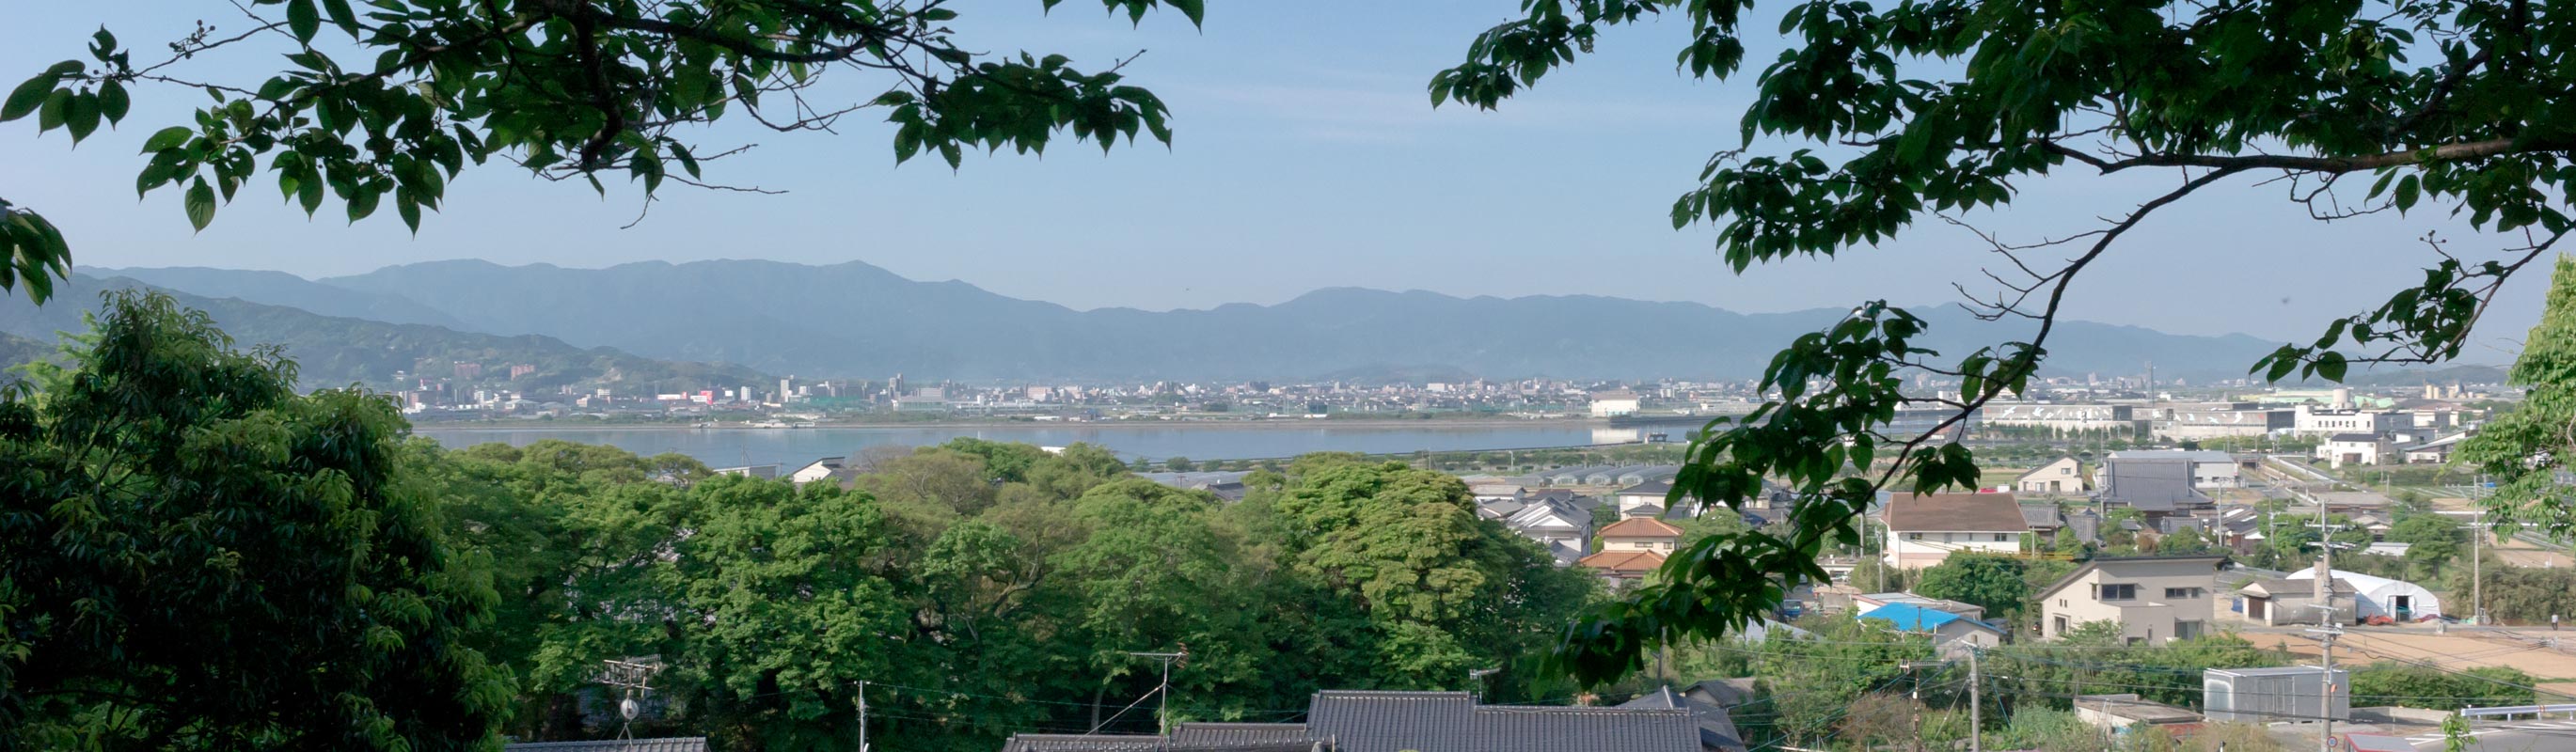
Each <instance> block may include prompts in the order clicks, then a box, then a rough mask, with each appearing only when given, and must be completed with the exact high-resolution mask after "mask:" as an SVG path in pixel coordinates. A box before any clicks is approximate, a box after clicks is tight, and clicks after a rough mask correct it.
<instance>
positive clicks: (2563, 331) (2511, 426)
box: [2456, 256, 2576, 539]
mask: <svg viewBox="0 0 2576 752" xmlns="http://www.w3.org/2000/svg"><path fill="white" fill-rule="evenodd" d="M2506 380H2507V381H2508V382H2510V383H2512V384H2513V385H2514V386H2519V387H2523V388H2524V389H2526V390H2528V392H2527V393H2526V394H2525V396H2524V397H2523V400H2522V404H2521V405H2520V406H2518V407H2516V408H2514V409H2513V410H2510V411H2506V412H2504V413H2502V414H2499V415H2497V416H2495V419H2493V420H2489V421H2487V422H2486V425H2484V426H2482V427H2480V428H2479V429H2478V435H2476V436H2472V437H2469V439H2468V440H2467V441H2463V442H2460V450H2459V457H2458V459H2457V460H2456V461H2457V462H2458V463H2459V464H2462V465H2466V466H2469V467H2474V468H2477V471H2478V472H2481V473H2486V474H2487V476H2488V477H2489V478H2490V479H2492V480H2494V481H2495V484H2496V490H2495V494H2494V495H2492V496H2489V497H2488V498H2487V500H2486V502H2485V503H2486V507H2487V510H2488V511H2489V512H2492V513H2493V516H2491V517H2489V519H2490V520H2492V521H2494V522H2496V523H2498V525H2499V528H2500V529H2501V530H2502V531H2504V533H2505V534H2510V533H2511V531H2512V530H2513V529H2514V528H2515V527H2518V526H2522V525H2529V526H2532V527H2536V528H2539V529H2540V530H2542V531H2543V532H2546V533H2548V534H2549V535H2551V536H2553V537H2557V538H2560V539H2566V538H2569V537H2571V536H2576V488H2571V487H2569V486H2567V485H2565V484H2562V483H2559V482H2558V476H2559V474H2561V473H2564V472H2566V471H2567V467H2568V464H2567V463H2568V457H2569V455H2571V454H2576V432H2571V431H2569V430H2568V426H2569V425H2576V259H2570V258H2568V257H2566V256H2560V257H2558V269H2557V274H2556V276H2555V277H2553V278H2552V280H2551V281H2550V284H2549V299H2548V303H2547V307H2546V308H2544V309H2543V310H2542V311H2541V314H2540V324H2539V325H2538V326H2534V327H2532V328H2531V335H2530V336H2528V337H2524V338H2523V341H2522V355H2521V356H2520V357H2517V358H2515V359H2514V361H2513V370H2512V371H2511V372H2510V373H2508V374H2506Z"/></svg>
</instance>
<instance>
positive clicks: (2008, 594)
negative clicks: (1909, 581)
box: [1914, 553, 2030, 619]
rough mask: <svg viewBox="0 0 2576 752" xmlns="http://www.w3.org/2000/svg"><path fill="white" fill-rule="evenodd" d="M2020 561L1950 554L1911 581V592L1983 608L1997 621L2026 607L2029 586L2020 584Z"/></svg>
mask: <svg viewBox="0 0 2576 752" xmlns="http://www.w3.org/2000/svg"><path fill="white" fill-rule="evenodd" d="M2024 569H2025V566H2024V564H2023V563H2022V560H2020V559H2016V558H2013V557H2010V556H1998V555H1994V554H1979V553H1954V554H1951V555H1950V556H1949V558H1945V559H1942V560H1941V563H1939V564H1935V565H1932V566H1930V567H1926V568H1924V570H1923V573H1922V574H1921V575H1920V576H1918V577H1917V578H1916V579H1915V581H1914V592H1916V593H1921V594H1923V595H1928V596H1931V597H1934V598H1946V599H1949V600H1954V601H1958V602H1961V603H1974V604H1976V605H1979V606H1984V607H1985V608H1986V613H1987V614H1988V615H1989V616H1991V617H1993V618H1997V619H2002V618H2007V617H2011V616H2013V615H2015V614H2019V613H2020V612H2021V610H2022V608H2023V607H2024V606H2027V605H2029V604H2028V603H2027V601H2028V600H2029V598H2030V586H2029V585H2027V584H2025V583H2024V582H2023V581H2022V574H2023V571H2024Z"/></svg>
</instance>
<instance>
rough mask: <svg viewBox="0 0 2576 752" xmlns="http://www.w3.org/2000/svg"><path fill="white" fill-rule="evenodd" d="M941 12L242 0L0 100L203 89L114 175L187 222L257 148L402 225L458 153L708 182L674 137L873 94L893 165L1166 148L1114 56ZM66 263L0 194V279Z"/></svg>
mask: <svg viewBox="0 0 2576 752" xmlns="http://www.w3.org/2000/svg"><path fill="white" fill-rule="evenodd" d="M1040 1H1041V2H1043V3H1044V4H1045V5H1047V6H1048V7H1053V6H1055V5H1056V4H1057V3H1059V2H1061V1H1062V0H1040ZM1101 4H1102V5H1104V6H1106V7H1107V8H1108V9H1109V10H1110V11H1112V12H1118V13H1125V14H1126V15H1127V16H1128V17H1130V18H1132V19H1140V20H1141V19H1142V18H1143V17H1144V15H1145V13H1146V12H1147V11H1149V10H1152V9H1153V8H1155V7H1157V6H1168V7H1171V8H1173V9H1175V10H1178V11H1180V12H1181V13H1182V14H1183V15H1185V16H1188V17H1189V20H1190V22H1191V23H1193V24H1196V23H1198V22H1199V20H1200V17H1201V15H1202V14H1203V12H1204V6H1205V3H1204V0H1102V3H1101ZM949 5H950V4H949V3H946V2H941V1H940V0H919V1H915V0H893V1H891V2H852V1H851V0H752V1H750V2H737V1H732V0H681V1H679V2H650V1H647V0H579V1H577V2H561V1H559V0H485V1H484V2H457V1H455V0H370V1H369V2H366V3H353V2H351V0H250V1H249V2H247V3H243V4H237V5H235V6H233V7H230V8H223V15H224V16H226V17H229V16H231V15H232V14H233V13H235V12H236V11H235V8H238V9H239V11H238V12H240V13H242V14H246V15H248V16H249V21H248V22H247V23H246V24H245V25H244V26H243V27H241V30H240V31H238V32H236V31H233V30H232V29H231V28H224V29H222V30H220V31H219V30H218V27H217V26H216V25H208V24H206V23H204V22H200V23H199V24H198V27H197V29H196V31H195V32H194V33H191V34H189V35H188V36H186V37H184V38H181V39H176V40H169V43H168V55H167V57H166V58H159V59H155V58H152V57H147V58H144V59H141V60H137V59H136V57H135V53H136V51H135V50H130V49H127V48H125V47H123V46H121V45H120V44H119V42H118V40H117V38H116V35H114V34H112V33H110V32H109V31H108V30H107V29H106V28H104V27H101V28H100V29H99V31H98V33H97V34H96V35H94V36H93V37H92V38H91V40H90V44H89V59H87V60H81V59H72V60H64V61H62V62H60V63H57V64H55V65H52V66H50V67H47V68H46V69H45V70H44V71H43V72H41V73H38V74H36V75H35V77H33V78H29V79H27V80H25V81H24V82H23V83H20V84H19V85H17V86H16V87H15V88H14V89H12V90H11V91H10V92H9V94H8V96H7V98H6V99H5V100H0V121H10V120H17V119H20V118H25V117H28V116H31V115H32V116H34V117H35V118H36V120H37V130H38V132H39V133H43V132H50V131H53V130H56V129H61V130H63V131H64V132H65V133H66V134H68V135H69V136H70V137H71V140H72V142H73V143H75V144H77V143H79V142H80V141H82V140H84V139H87V138H89V137H91V136H92V135H94V134H95V133H97V131H98V128H99V126H100V125H101V124H102V123H104V124H106V125H108V126H109V127H111V128H113V127H115V126H116V125H118V124H119V123H120V122H121V121H123V120H124V119H125V116H126V113H127V112H128V111H129V108H130V107H131V106H132V102H133V98H134V97H136V96H138V95H143V96H148V95H149V94H150V93H151V92H155V91H157V92H163V93H184V94H190V95H202V96H206V97H209V98H211V99H212V100H213V101H212V102H211V103H209V104H207V105H206V106H204V107H203V108H201V109H199V110H198V111H197V113H196V116H195V117H194V118H192V119H190V120H188V121H187V122H184V123H178V124H172V125H169V126H168V127H165V128H162V129H160V130H157V131H154V132H153V133H152V134H151V135H150V136H148V137H146V138H145V139H144V140H143V142H142V147H143V149H142V150H143V153H144V154H147V155H150V160H149V162H148V163H147V164H146V165H145V166H144V167H143V169H142V172H141V174H139V175H137V176H136V179H135V189H136V190H137V192H138V193H143V194H149V193H150V192H152V191H153V190H154V189H157V188H160V187H162V186H181V187H182V189H181V190H182V195H181V202H180V207H181V209H182V210H183V211H184V212H185V214H186V215H187V218H188V222H189V223H190V224H192V225H194V226H196V227H197V228H198V229H204V228H205V226H206V224H207V223H208V222H211V221H213V220H214V217H215V209H216V207H217V206H218V205H219V204H221V203H225V202H229V201H231V200H233V198H234V197H235V195H236V194H237V193H238V192H239V191H240V190H241V188H242V186H243V185H245V184H247V183H249V182H250V181H251V179H252V178H255V177H258V176H259V172H260V170H261V168H262V165H263V163H265V166H266V168H267V169H268V170H269V171H270V172H274V173H276V176H277V178H276V180H277V189H278V192H279V193H281V194H283V195H284V196H285V197H286V199H287V200H290V201H293V202H295V203H296V204H298V205H300V206H302V207H303V209H304V211H305V212H306V213H308V214H311V213H314V212H317V211H319V210H320V209H321V207H322V204H323V203H324V202H325V201H328V200H333V199H336V200H337V201H339V202H340V203H342V204H344V205H345V206H346V208H347V215H348V218H349V220H350V221H352V222H354V221H357V220H360V219H364V218H366V217H368V216H369V215H372V214H374V213H375V212H376V210H377V209H378V208H379V207H381V206H384V205H386V204H391V205H392V208H393V209H394V211H395V213H396V214H399V215H400V216H401V217H402V221H403V223H404V224H406V225H409V226H410V227H412V228H413V229H415V230H417V229H419V227H420V220H421V212H422V211H423V210H425V209H426V210H436V209H437V208H438V206H439V202H440V201H441V200H442V199H443V198H444V197H445V196H446V193H447V183H448V182H449V181H451V180H454V179H456V178H457V177H458V176H459V175H461V174H462V173H463V172H464V171H465V167H466V165H467V164H468V163H471V164H475V165H481V164H484V163H485V162H486V161H487V160H489V159H491V158H493V157H500V158H502V159H504V160H506V161H509V162H511V163H513V164H516V165H518V166H520V167H521V168H524V169H526V170H528V171H529V172H531V173H533V174H535V175H536V176H538V177H542V178H546V179H550V180H566V179H580V180H585V181H588V182H589V183H590V184H591V185H592V186H594V187H597V188H599V190H600V191H601V192H602V193H605V192H606V190H607V189H606V188H605V187H604V186H603V185H602V184H601V182H600V178H601V177H602V176H603V174H605V175H608V176H615V175H620V174H623V175H626V176H628V177H629V178H630V179H632V180H635V181H640V182H641V183H643V187H644V191H645V193H646V194H647V195H648V196H649V195H650V194H652V193H653V192H654V191H656V190H658V189H660V188H661V186H662V184H663V183H665V182H677V183H681V184H686V185H706V183H704V182H702V179H703V172H702V169H703V168H702V164H703V163H705V162H711V161H715V160H717V159H720V158H722V157H724V156H727V155H730V154H735V153H738V152H739V151H740V150H741V149H743V148H748V147H741V146H723V145H717V146H709V145H706V144H702V143H698V142H697V141H696V140H695V138H696V135H697V132H698V131H699V130H701V129H702V128H703V127H704V126H707V125H709V124H712V123H715V122H718V121H722V120H725V118H726V116H727V115H734V116H736V117H737V119H748V120H750V121H752V122H754V123H757V124H758V125H760V126H761V127H765V128H769V129H774V130H778V131H791V132H792V131H827V130H830V129H831V128H832V127H833V126H834V125H835V124H837V123H839V122H840V121H841V120H842V118H844V117H845V116H849V115H852V114H855V113H857V112H858V111H860V110H864V109H879V110H882V111H884V112H885V113H886V120H887V121H888V122H892V123H895V124H896V128H895V131H894V153H895V159H896V160H897V161H903V160H908V159H911V158H912V157H914V156H915V155H918V154H923V153H935V154H938V155H939V157H940V158H941V159H942V160H945V161H946V162H947V163H948V165H949V167H951V168H955V167H957V166H958V165H959V164H961V162H962V161H963V159H964V156H965V153H966V150H968V149H983V150H986V151H997V150H1000V149H1004V148H1008V149H1013V150H1016V151H1019V152H1022V153H1029V152H1039V151H1043V150H1044V149H1045V148H1046V146H1047V144H1048V142H1049V141H1050V140H1051V139H1052V138H1053V137H1054V136H1055V135H1056V134H1058V133H1060V132H1063V131H1071V132H1072V133H1073V135H1074V137H1075V138H1077V139H1084V140H1090V141H1092V142H1094V143H1097V144H1099V145H1100V146H1101V148H1103V149H1107V148H1109V147H1110V145H1111V143H1112V142H1113V141H1115V140H1117V139H1118V138H1119V137H1121V136H1124V137H1126V138H1128V139H1129V140H1130V141H1133V140H1134V139H1135V138H1136V136H1137V134H1138V133H1139V132H1140V131H1142V132H1145V133H1146V134H1148V135H1149V136H1150V137H1151V138H1154V139H1156V140H1159V141H1162V142H1165V143H1169V142H1170V141H1171V130H1170V128H1168V127H1167V126H1166V124H1165V121H1166V120H1167V118H1168V117H1169V110H1168V109H1167V108H1166V107H1164V105H1163V102H1162V100H1160V99H1157V98H1156V97H1155V96H1154V95H1153V94H1152V93H1150V92H1147V91H1146V90H1144V89H1140V88H1136V87H1134V86H1129V85H1126V84H1124V83H1122V80H1123V79H1122V77H1121V76H1120V75H1119V73H1118V68H1119V66H1120V65H1121V63H1117V62H1111V63H1109V64H1108V65H1106V66H1105V67H1101V66H1093V71H1094V72H1084V71H1083V70H1082V69H1080V68H1076V67H1074V66H1073V65H1072V61H1071V60H1070V59H1068V58H1066V57H1065V56H1063V55H1043V56H1041V55H1036V54H1031V53H1026V52H1022V53H1018V54H994V53H989V52H984V51H983V50H986V49H989V48H990V46H989V44H988V43H974V42H967V41H965V40H961V39H958V38H957V37H956V34H955V32H954V31H953V30H952V28H951V26H950V24H951V23H952V22H954V21H955V20H956V19H957V16H958V13H957V10H956V9H955V8H952V7H949ZM216 7H221V6H216ZM341 36H346V37H347V38H346V39H340V38H339V37H341ZM27 43H32V42H27ZM154 46H155V47H158V46H160V45H157V44H156V45H154ZM261 53H267V54H275V55H280V56H283V57H284V59H285V60H286V62H287V63H288V65H287V66H286V67H285V68H284V69H283V70H280V71H278V72H277V73H276V74H275V75H273V76H270V77H267V78H265V79H236V78H228V77H222V76H217V75H214V74H213V72H211V71H205V70H203V68H204V67H205V63H206V59H207V58H213V57H217V56H222V55H230V54H261ZM155 54H156V55H157V54H158V53H155ZM843 78H857V79H860V82H859V83H857V84H856V85H857V86H858V87H861V88H863V89H873V90H875V91H878V92H881V93H879V94H876V95H874V96H873V97H871V98H868V99H865V100H862V101H850V102H834V101H832V100H830V99H827V98H825V97H827V91H829V90H828V89H823V88H817V87H819V86H821V84H822V83H823V82H824V81H825V80H827V79H829V80H835V81H837V80H839V79H843ZM21 198H22V199H23V197H21ZM70 268H71V267H70V247H69V246H68V245H67V244H66V243H65V242H64V240H63V236H62V233H60V232H59V231H57V230H56V229H55V228H54V227H53V225H52V224H51V223H48V222H46V221H45V219H44V218H43V217H41V216H39V215H38V214H37V213H36V212H35V211H33V210H32V209H30V208H27V207H19V206H13V205H11V204H10V203H8V202H6V201H0V289H14V288H15V286H16V282H17V281H18V280H20V279H23V280H25V281H26V283H27V290H28V293H29V294H30V295H32V296H34V297H35V298H36V299H37V300H38V301H39V302H41V301H42V300H43V299H44V298H45V297H46V296H47V295H49V294H50V292H51V289H52V285H51V279H52V278H54V277H63V276H67V275H68V274H69V272H70Z"/></svg>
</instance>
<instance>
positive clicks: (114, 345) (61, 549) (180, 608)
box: [0, 292, 509, 750]
mask: <svg viewBox="0 0 2576 752" xmlns="http://www.w3.org/2000/svg"><path fill="white" fill-rule="evenodd" d="M45 381H46V382H49V383H48V384H47V386H48V389H47V391H45V392H43V393H42V394H36V395H27V394H24V393H20V394H14V395H12V396H10V397H8V398H7V399H5V400H0V551H7V552H8V553H7V555H6V556H0V749H66V748H100V749H114V748H145V747H149V748H156V749H182V750H188V749H313V750H322V749H370V750H461V749H481V748H484V747H487V746H489V745H490V744H492V743H493V742H495V741H496V740H497V738H496V737H495V736H494V731H495V730H496V727H495V725H494V724H495V722H496V721H497V720H498V719H499V718H500V717H501V716H502V714H503V713H504V711H505V704H506V701H507V698H508V696H509V680H508V677H509V674H508V673H507V671H506V670H505V669H502V668H499V667H495V666H493V665H490V664H489V663H488V662H487V661H486V660H485V658H484V655H483V654H482V653H481V652H479V651H478V650H476V649H475V644H474V642H475V639H474V638H475V635H476V633H478V632H479V631H480V630H483V629H485V628H487V627H489V626H490V624H491V621H492V618H493V614H494V608H493V606H494V602H495V594H494V591H493V589H492V587H491V585H490V583H489V581H488V580H487V579H486V576H485V572H484V571H483V570H482V568H481V567H480V566H479V565H478V564H477V559H479V556H478V555H475V554H469V553H466V552H460V551H458V550H456V549H455V548H454V547H453V546H451V545H450V544H449V543H448V541H447V540H446V539H445V538H444V537H443V536H442V535H441V534H440V532H439V525H438V522H437V520H438V519H439V514H438V511H437V506H438V501H437V498H436V496H435V495H434V489H432V488H430V487H427V486H425V485H424V484H422V483H421V482H420V480H419V478H418V477H417V476H415V475H413V474H412V473H411V472H409V470H408V465H407V462H406V459H405V455H404V453H403V452H402V451H401V449H400V447H399V445H398V444H397V441H398V439H399V437H400V436H401V434H402V432H403V431H404V429H405V427H404V425H403V422H402V418H401V416H400V415H399V414H397V413H396V412H395V411H394V408H393V405H392V404H391V403H390V402H389V401H387V400H384V399H381V398H377V397H373V396H369V395H366V394H362V393H357V392H351V391H324V392H319V393H315V394H313V395H311V396H298V395H297V394H296V393H295V391H294V381H295V378H294V367H293V365H292V364H291V363H287V362H285V361H283V360H280V359H279V358H278V357H277V352H276V351H275V350H274V349H254V350H251V351H249V352H243V351H241V350H238V349H236V348H234V347H233V345H232V342H231V340H230V339H229V338H227V337H225V336H224V335H223V333H222V332H219V331H217V330H215V328H214V327H213V326H212V324H210V323H209V322H208V320H207V319H206V317H205V315H204V314H202V313H198V312H194V311H185V310H182V309H180V308H178V307H176V306H175V305H174V304H172V302H171V301H170V299H169V298H167V297H162V296H157V295H144V294H137V293H130V292H129V293H117V294H115V295H113V296H111V297H110V298H109V299H108V304H107V306H106V309H105V313H104V314H103V315H102V316H100V317H99V319H98V328H97V330H96V332H95V336H94V337H92V338H89V339H88V340H87V341H86V345H85V346H83V347H80V348H77V349H76V350H75V352H74V360H73V362H72V363H70V364H69V367H68V370H66V371H63V372H60V373H57V374H53V375H52V376H51V377H49V378H47V379H45Z"/></svg>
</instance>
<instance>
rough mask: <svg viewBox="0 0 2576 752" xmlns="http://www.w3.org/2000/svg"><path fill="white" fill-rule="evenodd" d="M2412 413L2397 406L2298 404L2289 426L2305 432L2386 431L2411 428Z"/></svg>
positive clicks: (2413, 418) (2412, 425) (2413, 422)
mask: <svg viewBox="0 0 2576 752" xmlns="http://www.w3.org/2000/svg"><path fill="white" fill-rule="evenodd" d="M2414 427H2415V414H2414V413H2411V412H2405V411H2400V410H2337V409H2332V408H2320V407H2317V406H2315V405H2300V406H2299V408H2298V412H2296V413H2293V414H2292V415H2291V430H2293V431H2297V432H2299V433H2305V434H2337V433H2387V432H2390V431H2395V430H2398V429H2401V428H2414Z"/></svg>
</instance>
